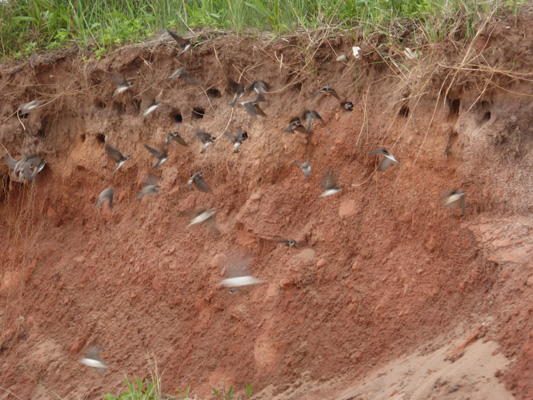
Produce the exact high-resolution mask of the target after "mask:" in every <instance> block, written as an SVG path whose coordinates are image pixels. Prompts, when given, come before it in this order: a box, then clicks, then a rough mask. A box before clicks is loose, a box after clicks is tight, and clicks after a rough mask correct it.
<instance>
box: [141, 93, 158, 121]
mask: <svg viewBox="0 0 533 400" xmlns="http://www.w3.org/2000/svg"><path fill="white" fill-rule="evenodd" d="M160 105H161V103H160V102H159V101H157V100H156V99H155V97H154V95H153V94H152V93H150V92H144V93H143V95H142V100H141V109H142V110H144V112H143V117H146V116H147V115H148V114H150V113H152V112H154V111H155V110H156V109H157V107H159V106H160Z"/></svg>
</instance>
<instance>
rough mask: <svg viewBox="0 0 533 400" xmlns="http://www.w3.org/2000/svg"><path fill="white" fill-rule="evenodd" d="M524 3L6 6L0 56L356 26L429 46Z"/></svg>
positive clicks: (173, 0)
mask: <svg viewBox="0 0 533 400" xmlns="http://www.w3.org/2000/svg"><path fill="white" fill-rule="evenodd" d="M526 3H527V1H526V0H507V1H504V0H484V1H482V0H456V1H450V0H407V1H403V0H187V1H184V0H159V1H155V2H149V1H143V0H8V1H7V2H0V56H1V57H2V58H6V57H7V58H15V59H18V58H25V57H28V56H29V55H31V54H32V53H33V52H35V51H42V50H48V51H52V50H56V49H59V48H62V47H64V46H68V45H73V44H74V45H76V46H78V47H79V48H80V49H87V48H88V49H90V50H92V51H94V53H95V55H96V57H97V58H99V57H101V56H102V55H103V54H104V53H106V52H107V51H108V50H109V49H110V48H113V47H114V46H116V45H120V44H123V43H133V42H139V41H142V40H144V39H145V38H146V37H148V36H150V35H152V34H154V33H155V32H157V31H159V30H160V29H165V28H170V29H176V30H177V31H178V32H181V33H184V32H188V31H193V30H199V29H223V30H228V31H233V32H236V33H238V34H239V33H243V32H245V31H247V30H249V29H254V30H268V31H272V32H274V33H276V34H283V33H287V32H291V31H294V30H297V29H304V30H310V29H319V28H324V27H325V26H326V27H330V26H332V25H333V26H337V27H342V28H348V29H349V28H353V27H360V28H362V29H363V31H364V32H365V33H366V34H370V33H372V32H376V31H378V32H383V33H390V32H394V31H398V32H400V35H401V33H402V31H405V30H410V29H417V30H422V31H424V32H425V35H426V36H427V40H428V41H429V42H436V41H439V40H442V39H443V38H444V37H445V36H446V34H447V33H448V32H449V31H450V29H452V28H453V26H454V25H455V24H456V23H457V21H458V18H459V19H460V20H462V21H463V22H464V24H465V26H466V34H467V37H473V35H474V34H475V26H476V22H477V21H478V20H479V19H480V18H481V17H482V16H484V15H489V14H491V13H494V11H495V10H497V11H498V12H497V14H501V13H502V14H507V15H515V16H516V15H518V14H519V12H520V10H521V9H522V7H523V6H524V4H526Z"/></svg>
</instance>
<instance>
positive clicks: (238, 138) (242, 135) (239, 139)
mask: <svg viewBox="0 0 533 400" xmlns="http://www.w3.org/2000/svg"><path fill="white" fill-rule="evenodd" d="M224 135H225V136H226V137H227V138H228V139H229V140H231V143H233V152H234V153H238V152H239V147H240V146H241V144H242V143H243V142H244V141H245V140H246V139H248V133H246V132H243V131H242V129H241V128H239V130H238V131H237V135H234V134H232V133H230V132H224Z"/></svg>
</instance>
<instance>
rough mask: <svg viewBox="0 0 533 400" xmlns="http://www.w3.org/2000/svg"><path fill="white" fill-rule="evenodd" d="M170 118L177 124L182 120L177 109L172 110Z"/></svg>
mask: <svg viewBox="0 0 533 400" xmlns="http://www.w3.org/2000/svg"><path fill="white" fill-rule="evenodd" d="M170 118H171V119H172V121H174V122H175V123H177V124H181V123H182V122H183V117H182V116H181V113H180V112H179V111H174V112H173V113H172V114H170Z"/></svg>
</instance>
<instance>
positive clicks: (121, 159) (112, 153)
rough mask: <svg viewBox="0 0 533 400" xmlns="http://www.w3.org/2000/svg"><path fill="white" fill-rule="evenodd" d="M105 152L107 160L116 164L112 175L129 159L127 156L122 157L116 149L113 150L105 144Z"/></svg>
mask: <svg viewBox="0 0 533 400" xmlns="http://www.w3.org/2000/svg"><path fill="white" fill-rule="evenodd" d="M105 151H106V152H107V154H108V156H109V158H110V159H112V160H113V161H114V162H116V163H117V166H116V167H115V169H114V170H113V174H114V173H115V172H117V169H119V168H120V167H121V166H122V165H123V164H124V163H125V162H126V161H128V160H129V159H130V157H131V156H129V155H126V156H124V155H122V153H121V152H120V151H118V150H117V149H115V148H114V147H112V146H110V145H109V144H107V143H106V145H105Z"/></svg>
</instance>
